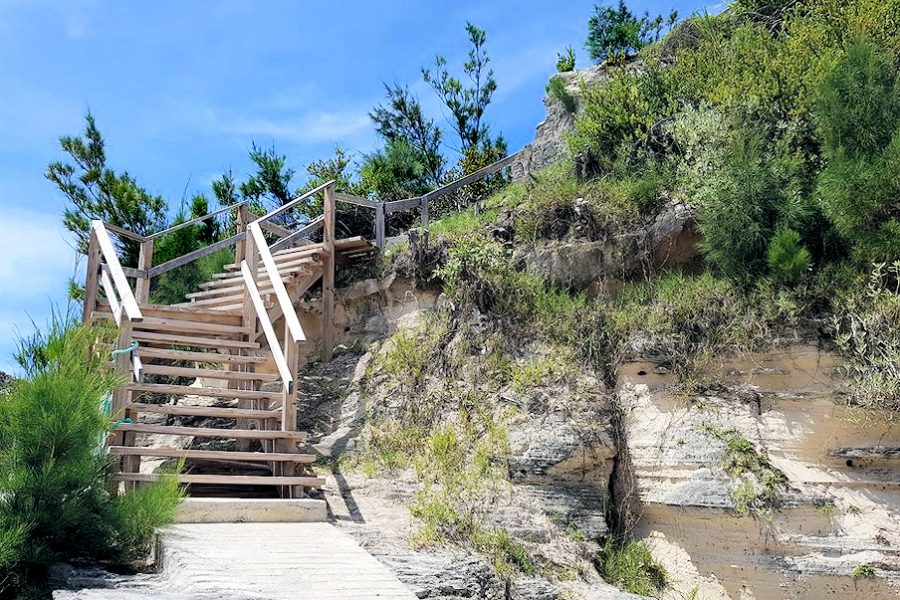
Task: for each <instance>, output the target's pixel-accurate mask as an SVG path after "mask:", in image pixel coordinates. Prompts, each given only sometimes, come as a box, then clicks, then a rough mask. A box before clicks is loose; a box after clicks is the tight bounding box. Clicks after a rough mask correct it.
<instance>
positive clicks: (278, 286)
mask: <svg viewBox="0 0 900 600" xmlns="http://www.w3.org/2000/svg"><path fill="white" fill-rule="evenodd" d="M329 189H331V188H326V190H325V194H326V197H327V195H328V190H329ZM326 210H327V209H326ZM327 220H328V217H327V216H326V222H327ZM326 227H327V225H326ZM332 230H333V226H332ZM248 231H249V232H250V235H252V236H253V241H254V243H255V244H256V247H257V249H258V250H259V256H260V258H262V261H263V265H265V267H266V271H268V273H269V282H270V283H271V284H272V287H273V288H275V298H276V299H277V300H278V303H279V304H281V310H282V312H283V313H284V319H285V322H286V323H287V326H288V330H289V331H290V333H291V338H292V339H293V340H294V341H295V342H302V341H305V340H306V335H304V333H303V327H302V326H301V325H300V319H298V318H297V311H295V310H294V306H293V305H292V304H291V299H290V297H289V296H288V293H287V290H286V289H285V287H284V282H283V281H281V275H280V274H279V273H278V267H277V266H276V265H275V259H274V258H273V257H272V254H271V253H270V252H269V247H268V246H267V245H266V239H265V238H264V237H263V233H262V230H261V229H260V228H259V225H256V224H255V223H251V224H250V227H249V228H248ZM257 314H258V313H257ZM259 316H260V317H262V315H259Z"/></svg>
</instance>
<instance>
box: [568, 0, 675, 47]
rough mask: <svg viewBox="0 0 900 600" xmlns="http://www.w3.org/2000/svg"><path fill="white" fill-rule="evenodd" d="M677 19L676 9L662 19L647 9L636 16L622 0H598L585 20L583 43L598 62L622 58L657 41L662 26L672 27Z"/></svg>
mask: <svg viewBox="0 0 900 600" xmlns="http://www.w3.org/2000/svg"><path fill="white" fill-rule="evenodd" d="M677 20H678V13H677V12H675V11H672V13H671V14H670V15H669V18H668V20H666V21H665V22H664V21H663V17H662V16H659V15H658V16H655V17H651V16H650V13H649V12H645V13H644V15H643V16H641V17H636V16H635V15H634V14H632V12H631V10H629V9H628V6H626V4H625V1H624V0H619V5H618V7H616V8H613V7H611V6H603V5H599V4H598V5H595V6H594V14H593V15H591V18H590V19H589V20H588V38H587V42H586V43H585V46H586V47H587V50H588V54H589V55H590V57H591V58H592V59H593V60H594V61H596V62H598V63H599V62H603V61H604V60H607V59H613V60H621V59H622V58H625V57H627V56H628V55H630V54H633V53H635V52H637V51H638V50H640V49H641V48H643V47H644V46H646V45H647V44H651V43H653V42H656V41H658V40H659V37H660V35H661V34H662V31H663V29H664V28H666V29H671V28H672V26H673V25H674V24H675V22H676V21H677Z"/></svg>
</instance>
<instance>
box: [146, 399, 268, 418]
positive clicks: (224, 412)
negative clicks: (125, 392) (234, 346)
mask: <svg viewBox="0 0 900 600" xmlns="http://www.w3.org/2000/svg"><path fill="white" fill-rule="evenodd" d="M128 409H129V410H132V411H134V412H138V413H151V414H155V415H178V416H182V417H215V418H221V419H237V418H244V419H280V418H281V414H280V413H278V412H277V411H271V410H253V409H244V408H220V407H217V406H187V405H183V404H177V405H176V404H146V403H143V402H132V403H130V404H129V405H128Z"/></svg>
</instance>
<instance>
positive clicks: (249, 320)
mask: <svg viewBox="0 0 900 600" xmlns="http://www.w3.org/2000/svg"><path fill="white" fill-rule="evenodd" d="M258 257H259V253H258V252H257V251H256V242H255V241H254V240H253V236H252V235H249V231H248V235H247V237H246V238H244V261H245V262H246V263H247V269H248V271H249V273H250V277H251V279H252V280H253V283H254V285H255V284H256V283H257V282H258V281H259V273H258V271H259V262H258ZM256 319H257V316H256V309H255V308H254V307H253V301H252V300H251V298H250V291H249V290H248V289H246V288H245V289H244V327H251V328H252V329H253V332H252V333H251V334H250V339H251V340H255V339H256Z"/></svg>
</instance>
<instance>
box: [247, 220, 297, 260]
mask: <svg viewBox="0 0 900 600" xmlns="http://www.w3.org/2000/svg"><path fill="white" fill-rule="evenodd" d="M258 223H259V226H260V227H262V228H263V229H264V230H266V231H268V232H269V233H274V234H275V235H277V236H278V237H284V236H286V235H290V234H291V230H290V229H288V228H287V227H282V226H281V225H278V224H277V223H272V222H271V221H258ZM248 225H249V223H248ZM245 256H246V255H245Z"/></svg>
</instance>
